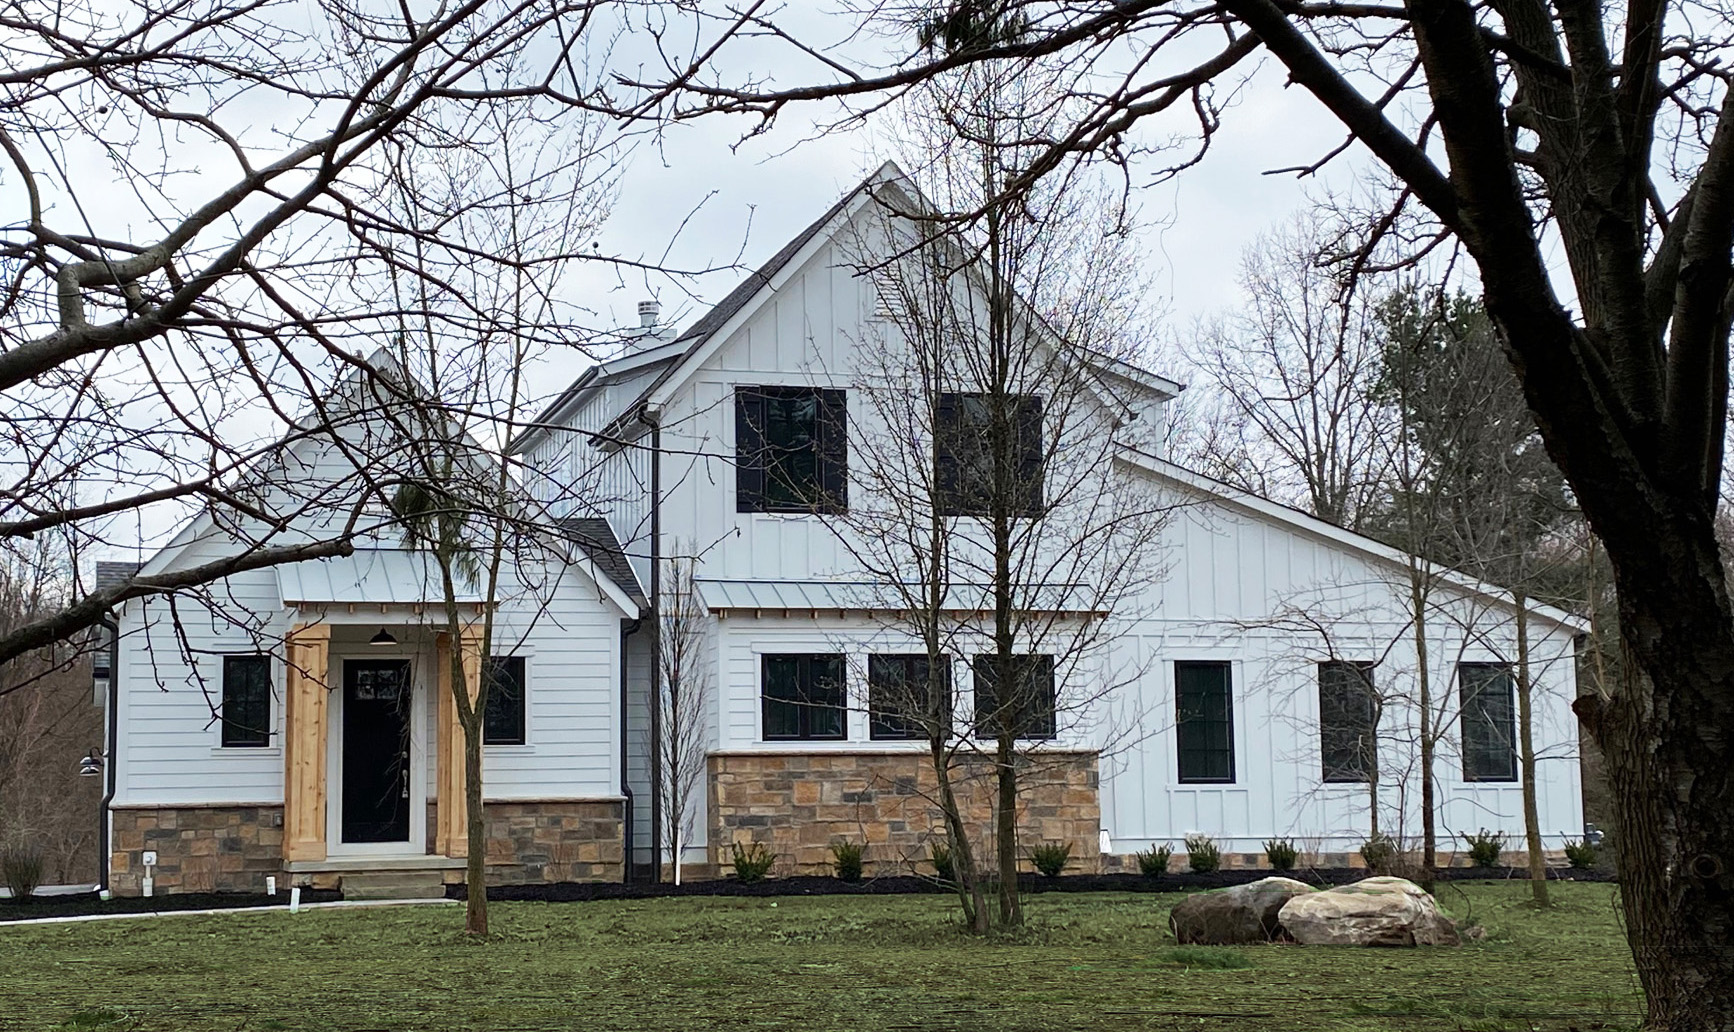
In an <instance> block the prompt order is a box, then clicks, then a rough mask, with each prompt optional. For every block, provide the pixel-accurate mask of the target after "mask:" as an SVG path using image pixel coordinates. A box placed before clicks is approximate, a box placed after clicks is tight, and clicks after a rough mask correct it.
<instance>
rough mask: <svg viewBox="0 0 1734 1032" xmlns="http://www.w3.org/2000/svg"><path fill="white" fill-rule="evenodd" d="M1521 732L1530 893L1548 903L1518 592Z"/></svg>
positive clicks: (1524, 605) (1525, 607) (1523, 609)
mask: <svg viewBox="0 0 1734 1032" xmlns="http://www.w3.org/2000/svg"><path fill="white" fill-rule="evenodd" d="M1516 604H1517V734H1518V748H1519V749H1520V750H1521V755H1520V759H1521V762H1522V765H1523V768H1522V769H1523V837H1524V840H1525V845H1526V848H1527V849H1528V850H1529V884H1530V894H1531V895H1532V896H1533V897H1534V898H1535V905H1536V906H1540V907H1545V906H1547V858H1546V857H1544V856H1543V855H1542V852H1541V817H1540V815H1539V812H1538V810H1537V808H1536V803H1535V734H1534V728H1535V725H1534V722H1533V721H1534V718H1533V716H1532V715H1531V702H1532V700H1531V697H1530V692H1531V690H1532V689H1533V687H1534V686H1533V684H1532V683H1531V682H1530V678H1529V600H1528V599H1527V598H1525V597H1524V595H1523V592H1521V591H1519V592H1517V597H1516Z"/></svg>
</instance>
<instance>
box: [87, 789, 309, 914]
mask: <svg viewBox="0 0 1734 1032" xmlns="http://www.w3.org/2000/svg"><path fill="white" fill-rule="evenodd" d="M112 812H113V815H114V841H113V849H112V852H111V854H110V857H109V872H110V875H109V877H110V882H109V885H110V888H111V889H112V891H113V892H114V893H115V895H117V896H137V895H140V894H141V893H143V891H144V885H143V883H144V874H145V868H144V853H145V850H147V849H149V850H155V851H156V854H157V865H156V869H155V873H154V874H153V879H154V882H153V884H152V889H151V891H152V892H153V893H154V894H159V895H160V894H165V893H170V892H264V891H265V879H266V877H268V876H270V875H276V876H277V879H278V884H280V885H288V884H289V882H288V879H286V878H284V877H283V808H282V807H281V806H208V807H198V806H183V807H161V808H152V809H139V810H134V809H118V808H117V809H115V810H114V811H112Z"/></svg>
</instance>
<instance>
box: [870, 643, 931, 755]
mask: <svg viewBox="0 0 1734 1032" xmlns="http://www.w3.org/2000/svg"><path fill="white" fill-rule="evenodd" d="M928 672H929V665H928V662H927V655H926V653H914V654H911V655H899V656H868V657H867V724H868V730H869V733H870V735H871V737H873V738H877V739H898V738H926V737H927V731H926V724H925V723H924V719H925V718H927V717H928V716H929V715H938V714H947V713H949V710H950V706H951V660H950V659H949V658H941V659H940V661H939V664H938V670H937V671H935V672H936V673H937V674H938V675H939V677H938V684H937V686H936V685H935V684H934V682H933V679H932V678H929V677H928ZM935 687H937V688H938V690H939V692H940V698H939V699H938V700H937V702H938V704H939V707H940V709H938V710H936V709H935V708H934V705H933V704H934V701H935V700H933V699H932V698H931V697H930V696H929V694H928V693H929V692H930V691H931V690H932V689H933V688H935ZM941 719H942V720H943V718H941Z"/></svg>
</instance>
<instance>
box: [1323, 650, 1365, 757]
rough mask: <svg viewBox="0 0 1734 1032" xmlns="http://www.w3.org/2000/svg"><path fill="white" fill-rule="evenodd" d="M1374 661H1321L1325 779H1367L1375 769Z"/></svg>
mask: <svg viewBox="0 0 1734 1032" xmlns="http://www.w3.org/2000/svg"><path fill="white" fill-rule="evenodd" d="M1375 701H1376V700H1375V698H1374V696H1373V664H1371V663H1351V662H1347V661H1343V660H1333V661H1331V662H1329V663H1320V664H1319V753H1320V755H1321V756H1322V757H1323V760H1324V775H1325V780H1326V781H1366V780H1367V779H1368V778H1369V777H1370V775H1371V774H1372V772H1373V770H1374V759H1375V754H1374V751H1373V750H1374V748H1375V745H1374V743H1375V738H1374V720H1375V718H1376V714H1377V710H1376V709H1375Z"/></svg>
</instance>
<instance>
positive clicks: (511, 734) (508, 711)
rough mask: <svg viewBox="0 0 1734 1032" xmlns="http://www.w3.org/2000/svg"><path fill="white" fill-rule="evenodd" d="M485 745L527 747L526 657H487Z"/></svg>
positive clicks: (483, 731)
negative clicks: (525, 737) (525, 743)
mask: <svg viewBox="0 0 1734 1032" xmlns="http://www.w3.org/2000/svg"><path fill="white" fill-rule="evenodd" d="M482 744H483V745H523V744H524V657H523V656H489V657H488V705H487V709H485V710H483V711H482Z"/></svg>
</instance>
